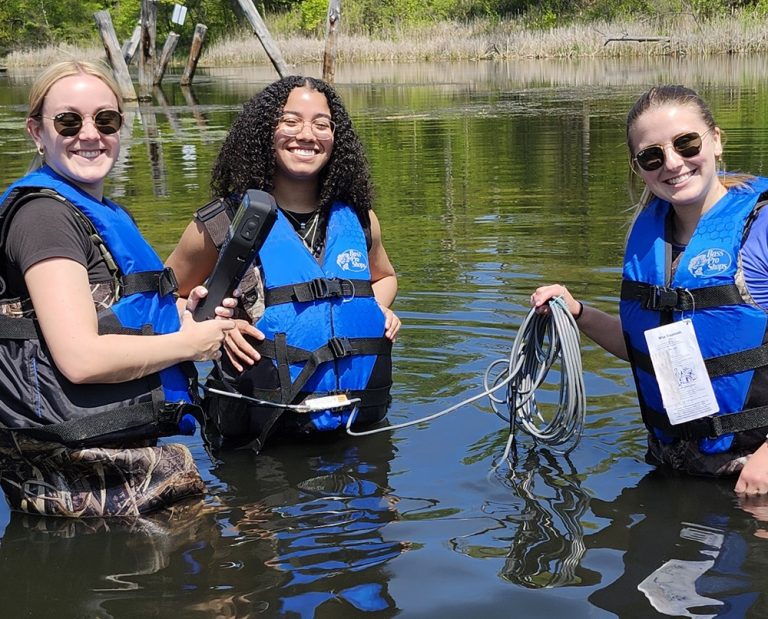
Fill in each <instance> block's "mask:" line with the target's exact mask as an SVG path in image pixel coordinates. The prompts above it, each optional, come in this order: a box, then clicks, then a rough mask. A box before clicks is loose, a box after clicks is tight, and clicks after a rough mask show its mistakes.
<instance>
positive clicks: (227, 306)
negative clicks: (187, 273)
mask: <svg viewBox="0 0 768 619" xmlns="http://www.w3.org/2000/svg"><path fill="white" fill-rule="evenodd" d="M206 296H208V289H207V288H206V287H205V286H195V287H194V288H193V289H192V290H191V291H190V292H189V298H188V299H187V302H186V305H185V310H186V311H187V312H190V313H192V314H194V313H195V309H196V308H197V306H198V304H199V303H200V301H201V300H202V299H204V298H205V297H206ZM236 307H237V299H236V298H234V297H227V298H226V299H224V300H222V302H221V305H217V306H216V309H215V310H214V313H215V314H216V318H232V317H233V316H234V315H235V308H236Z"/></svg>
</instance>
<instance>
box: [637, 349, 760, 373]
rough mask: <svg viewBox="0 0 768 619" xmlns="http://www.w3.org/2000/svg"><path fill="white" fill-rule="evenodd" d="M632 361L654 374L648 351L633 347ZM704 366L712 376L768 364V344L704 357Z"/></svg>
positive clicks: (743, 370)
mask: <svg viewBox="0 0 768 619" xmlns="http://www.w3.org/2000/svg"><path fill="white" fill-rule="evenodd" d="M632 361H633V363H634V364H635V366H636V367H638V368H639V369H641V370H643V371H644V372H646V373H647V374H651V375H654V374H655V372H654V371H653V364H652V363H651V357H650V355H649V354H648V353H645V352H642V351H640V350H637V349H636V348H633V349H632ZM704 366H705V367H706V368H707V374H709V377H710V378H718V377H720V376H727V375H728V374H738V373H740V372H746V371H748V370H754V369H757V368H760V367H764V366H768V344H761V345H760V346H757V347H755V348H749V349H747V350H742V351H739V352H735V353H730V354H728V355H720V356H718V357H709V358H708V359H704Z"/></svg>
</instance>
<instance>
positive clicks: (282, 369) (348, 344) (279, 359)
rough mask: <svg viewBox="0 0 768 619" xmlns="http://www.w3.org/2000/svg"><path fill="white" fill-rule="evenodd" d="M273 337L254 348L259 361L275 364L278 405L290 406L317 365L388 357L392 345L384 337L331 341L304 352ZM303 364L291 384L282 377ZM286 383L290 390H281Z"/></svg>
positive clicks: (343, 338)
mask: <svg viewBox="0 0 768 619" xmlns="http://www.w3.org/2000/svg"><path fill="white" fill-rule="evenodd" d="M280 335H281V334H277V336H276V338H275V340H263V341H261V342H258V343H257V344H256V345H255V346H254V348H256V350H258V351H259V354H260V355H261V356H262V357H268V358H270V359H274V360H275V361H276V363H277V371H278V374H279V376H280V384H281V387H282V389H283V393H282V398H281V400H282V403H283V404H289V403H293V402H294V401H295V399H296V397H297V396H298V394H299V392H300V391H301V389H302V387H304V385H305V384H306V382H307V381H308V380H309V379H310V377H311V376H312V374H314V373H315V370H317V368H318V366H319V365H320V364H321V363H325V362H327V361H333V360H335V359H342V358H344V357H349V356H352V355H391V354H392V342H391V341H390V340H388V339H387V338H385V337H358V338H351V337H334V338H331V339H330V340H328V342H327V343H326V344H324V345H323V346H320V347H319V348H316V349H315V350H311V351H310V350H305V349H303V348H297V347H295V346H287V345H286V344H285V340H284V339H280V338H279V337H278V336H280ZM302 362H304V367H303V368H302V369H301V372H299V375H298V376H297V377H296V380H294V381H293V382H292V383H291V382H290V378H286V377H288V376H289V375H288V374H286V372H287V370H288V365H290V364H295V363H302ZM286 381H287V382H288V384H290V389H289V390H285V387H286Z"/></svg>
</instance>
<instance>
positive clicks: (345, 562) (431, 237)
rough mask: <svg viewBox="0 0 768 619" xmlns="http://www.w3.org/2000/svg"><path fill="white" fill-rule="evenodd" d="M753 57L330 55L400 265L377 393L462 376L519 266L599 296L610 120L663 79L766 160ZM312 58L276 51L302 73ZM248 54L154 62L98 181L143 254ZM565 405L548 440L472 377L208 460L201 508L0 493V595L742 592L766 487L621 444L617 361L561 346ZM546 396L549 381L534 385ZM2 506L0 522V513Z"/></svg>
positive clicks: (21, 93) (181, 220) (362, 597)
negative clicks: (72, 510)
mask: <svg viewBox="0 0 768 619" xmlns="http://www.w3.org/2000/svg"><path fill="white" fill-rule="evenodd" d="M767 69H768V59H765V58H715V59H707V60H697V59H677V60H674V59H669V60H663V61H656V62H654V63H642V62H641V63H633V64H630V63H628V62H625V63H615V62H602V61H577V62H570V63H564V62H530V63H515V64H492V63H487V64H477V63H472V64H459V65H440V66H436V65H407V66H394V65H393V66H387V65H376V66H363V67H339V70H338V72H337V83H338V90H339V91H340V93H341V94H342V96H343V98H344V100H345V101H346V103H347V105H348V107H349V109H350V111H351V114H352V116H353V119H354V122H355V124H356V126H357V128H358V130H359V132H360V134H361V135H362V138H363V140H364V142H365V144H366V147H367V149H368V153H369V156H370V161H371V165H372V169H373V173H374V180H375V183H376V187H377V201H376V210H377V212H378V214H379V218H380V219H381V222H382V226H383V230H384V241H385V245H386V247H387V249H388V251H389V254H390V256H391V258H392V260H393V263H394V264H395V265H396V268H397V271H398V274H399V278H400V294H399V297H398V300H397V305H396V311H397V312H398V314H399V315H400V316H401V317H402V319H403V323H404V326H403V330H402V332H401V336H400V338H399V339H398V342H397V345H396V347H395V365H396V385H395V389H394V402H393V406H392V409H391V413H390V415H389V419H390V421H391V422H393V423H400V422H405V421H409V420H412V419H416V418H419V417H422V416H426V415H430V414H432V413H435V412H437V411H438V410H440V409H442V408H445V407H447V406H449V405H452V404H455V403H457V402H459V401H461V400H463V399H464V398H466V397H467V396H469V395H471V394H474V393H478V392H479V391H481V387H482V375H483V372H484V371H485V368H486V367H487V366H488V365H489V364H490V363H491V362H492V361H494V360H495V359H497V358H500V357H504V356H506V355H507V354H508V353H509V350H510V347H511V344H512V341H513V338H514V336H515V333H516V330H517V328H518V327H519V326H520V324H521V321H522V320H523V318H524V317H525V315H526V313H527V311H528V306H527V299H528V296H529V295H530V293H531V291H532V290H533V289H534V288H535V287H536V286H537V285H538V284H539V283H542V282H551V281H562V282H564V283H567V284H568V285H569V287H571V288H572V289H573V290H574V292H575V293H576V294H577V295H579V296H581V297H582V298H584V299H585V300H587V301H588V302H590V303H592V304H594V305H597V306H599V307H602V308H604V309H609V310H610V309H612V308H613V307H614V306H615V304H616V302H617V291H618V279H619V266H620V261H621V253H622V241H623V236H624V234H625V231H626V223H627V219H628V213H627V210H626V209H627V208H628V206H629V204H630V202H631V200H630V197H629V194H628V166H627V164H626V152H625V148H624V135H623V134H624V117H625V114H626V111H627V110H628V108H629V106H630V104H631V103H632V101H633V100H634V99H635V97H636V96H637V95H638V94H639V93H640V92H641V91H642V90H644V89H645V88H646V87H647V86H649V85H651V84H654V83H660V82H676V83H685V84H687V85H690V86H693V87H694V88H696V89H698V90H700V91H701V93H702V94H703V95H704V96H705V97H706V98H707V99H708V100H709V101H710V102H711V104H712V107H713V111H714V113H715V117H716V118H717V119H718V121H719V124H720V125H721V126H722V127H723V128H724V129H725V131H726V134H727V136H728V142H727V145H726V163H727V166H728V168H729V169H732V170H733V169H741V170H748V171H752V172H755V173H764V174H766V173H768V162H766V161H765V159H766V155H765V153H766V149H765V144H766V127H767V126H768V124H767V123H766V120H768V92H767V91H768V84H766V75H767V74H768V73H767ZM318 70H319V69H318V68H317V67H300V68H298V69H297V71H304V72H309V73H313V74H317V72H318ZM272 79H274V76H273V74H272V73H271V72H270V71H269V70H268V69H267V68H256V69H250V68H243V69H239V68H228V69H219V70H215V71H209V72H207V73H206V72H202V73H199V74H198V76H197V77H196V84H195V85H194V88H193V89H192V90H191V91H189V90H186V91H185V90H182V89H181V88H180V87H179V86H178V82H177V77H176V78H174V76H170V77H167V78H166V82H167V83H166V85H165V86H164V90H163V92H158V93H157V97H156V100H155V102H154V103H153V104H152V105H151V106H143V107H142V108H141V110H140V111H139V113H137V114H136V115H135V116H134V119H133V122H132V125H131V127H132V129H131V133H130V136H129V139H127V140H125V141H124V157H123V158H122V159H121V161H120V163H119V165H118V166H117V169H116V170H115V172H114V174H113V176H114V178H113V180H112V182H111V187H110V192H109V193H110V195H111V196H112V197H113V198H115V199H117V200H118V201H120V202H122V203H124V204H125V205H127V206H128V207H129V208H130V209H131V210H132V211H133V212H134V214H135V215H136V217H137V219H138V221H139V223H140V225H141V227H142V229H143V230H144V231H145V233H146V235H147V237H148V238H149V239H150V240H151V241H152V243H153V244H154V245H155V246H156V247H157V248H158V250H159V251H160V253H161V254H162V255H163V256H165V255H167V253H168V252H169V251H170V250H171V249H172V247H173V246H174V243H175V241H176V239H177V238H178V236H179V234H180V232H181V230H182V229H183V227H184V226H185V225H186V223H187V221H188V220H189V218H190V216H191V214H192V212H193V211H194V210H195V209H196V208H197V207H198V206H200V205H202V204H203V203H204V202H205V201H206V200H207V198H208V189H207V183H208V175H209V171H210V168H211V163H212V161H213V159H214V158H215V155H216V151H217V148H218V146H219V144H220V143H221V141H222V140H223V138H224V136H225V135H226V131H227V127H228V126H229V123H230V122H231V120H232V119H233V118H234V116H235V115H236V113H237V111H238V109H239V107H240V105H241V104H242V102H243V101H244V100H245V99H247V98H248V97H250V96H251V95H252V94H254V93H255V92H257V91H258V90H259V89H260V88H261V87H263V85H265V84H266V83H268V82H269V81H271V80H272ZM28 85H29V76H28V75H26V74H18V73H17V74H13V73H12V74H10V75H7V76H2V77H0V175H1V176H2V182H3V185H5V184H7V183H8V182H10V181H11V180H12V179H14V178H16V177H17V176H19V175H21V174H22V173H23V171H24V169H25V166H26V163H27V161H28V160H29V157H30V156H31V153H32V148H31V144H30V142H29V141H27V140H26V139H25V137H24V134H23V132H22V118H23V111H24V97H25V93H26V90H27V88H28ZM583 362H584V375H585V382H586V388H587V397H588V420H587V425H586V428H585V431H584V435H583V437H582V440H581V442H580V444H579V446H578V447H577V449H576V450H575V451H573V452H572V453H571V454H570V456H568V457H563V456H559V455H557V454H554V453H551V452H549V451H548V450H546V449H544V448H536V447H534V445H533V443H532V441H531V440H530V439H528V438H527V437H525V436H521V437H520V442H519V445H518V447H517V449H516V451H515V453H514V459H513V462H512V463H511V464H506V465H505V464H502V466H500V467H499V468H498V469H493V465H494V464H496V463H497V461H498V459H499V458H500V456H501V454H502V452H503V449H504V445H505V442H506V439H507V433H508V429H507V427H506V426H505V424H504V423H503V422H502V421H501V420H500V419H499V418H498V417H496V416H495V415H493V414H492V413H491V411H490V409H489V407H488V406H487V401H485V400H484V401H481V402H479V403H478V404H477V405H471V406H466V407H464V408H462V409H460V410H458V411H456V412H454V413H452V414H450V415H448V416H445V417H442V418H440V419H437V420H435V421H433V422H431V423H424V424H420V425H418V426H415V427H410V428H406V429H402V430H398V431H396V432H393V433H391V434H389V433H385V434H378V435H375V436H371V437H366V438H351V437H343V438H341V439H339V440H336V441H322V442H321V441H318V442H316V443H313V444H299V445H280V446H274V447H273V448H271V449H268V450H267V451H265V452H264V453H262V454H260V455H258V456H253V455H252V454H249V453H233V454H227V455H226V456H224V457H223V458H222V459H221V460H217V461H212V460H211V458H210V457H209V456H208V454H207V453H206V451H205V450H204V448H203V446H202V443H201V441H200V439H199V438H197V437H196V438H193V439H188V441H187V442H188V444H189V446H190V448H191V449H192V451H193V453H194V455H195V458H196V461H197V463H198V466H199V467H200V469H201V470H202V471H203V472H204V477H205V480H206V482H207V484H208V495H207V496H206V500H205V503H204V505H198V506H191V507H187V508H185V509H180V510H177V511H175V512H174V513H171V514H161V515H158V516H156V517H153V518H147V519H144V520H142V521H139V522H99V521H96V522H65V521H56V520H53V521H52V520H50V519H49V520H45V519H32V518H25V517H20V516H18V515H11V514H9V513H8V511H7V509H6V508H5V507H4V506H3V507H2V508H0V527H4V532H3V533H2V539H1V540H0V616H2V617H20V616H25V617H26V616H30V617H44V616H57V617H134V616H135V617H139V616H141V617H169V616H176V617H254V616H259V615H263V616H287V617H355V616H362V615H367V614H370V615H371V616H380V617H393V616H398V615H400V616H403V617H447V618H450V617H457V618H458V617H486V618H489V619H490V618H492V617H493V618H495V617H516V616H525V617H561V616H568V617H609V616H620V617H653V616H688V617H714V616H718V617H743V616H753V617H759V616H765V614H766V610H767V609H766V596H765V595H764V592H765V591H767V590H768V577H767V576H766V575H765V574H766V567H768V560H766V559H765V558H764V557H765V556H768V543H766V541H765V538H766V537H768V501H764V500H758V499H756V500H754V501H753V502H749V503H744V502H741V501H739V500H738V499H737V498H736V497H735V496H734V495H733V493H732V492H731V488H732V485H733V483H734V482H733V481H724V482H714V481H710V480H702V479H694V478H683V477H670V476H668V475H663V474H659V473H656V472H654V471H653V469H652V468H651V467H649V466H647V465H646V464H645V463H644V431H643V429H642V428H641V427H640V424H639V416H638V413H637V410H636V407H635V401H634V388H633V385H632V381H631V377H630V374H629V371H628V368H627V366H626V365H625V364H624V363H622V362H619V361H617V360H616V359H613V358H611V357H609V356H608V355H607V354H605V353H603V352H602V351H601V350H600V349H597V348H596V347H595V346H593V345H592V344H591V343H589V342H587V341H585V342H584V346H583ZM542 397H543V398H544V400H546V399H547V398H549V399H550V400H551V397H552V393H551V390H550V391H547V392H544V393H543V394H542ZM0 530H2V529H0Z"/></svg>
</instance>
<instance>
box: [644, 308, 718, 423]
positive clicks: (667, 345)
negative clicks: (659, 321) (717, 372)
mask: <svg viewBox="0 0 768 619" xmlns="http://www.w3.org/2000/svg"><path fill="white" fill-rule="evenodd" d="M645 341H646V342H647V343H648V352H649V353H650V355H651V363H653V369H654V371H655V372H656V381H657V382H658V384H659V391H661V400H662V402H663V403H664V408H665V410H666V411H667V415H668V416H669V422H670V423H671V424H672V425H676V424H678V423H684V422H686V421H692V420H693V419H699V418H701V417H707V416H708V415H713V414H715V413H716V412H718V411H719V410H720V407H719V405H718V404H717V399H716V398H715V391H714V389H712V382H711V381H710V380H709V375H708V374H707V369H706V367H705V366H704V358H703V357H702V356H701V349H700V348H699V342H698V340H697V339H696V332H695V331H694V329H693V323H692V322H691V321H690V320H687V319H686V320H681V321H680V322H673V323H672V324H668V325H664V326H663V327H657V328H655V329H648V331H646V332H645Z"/></svg>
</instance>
